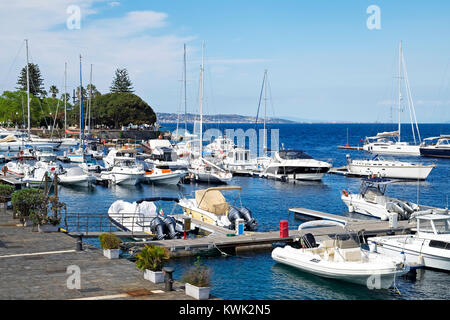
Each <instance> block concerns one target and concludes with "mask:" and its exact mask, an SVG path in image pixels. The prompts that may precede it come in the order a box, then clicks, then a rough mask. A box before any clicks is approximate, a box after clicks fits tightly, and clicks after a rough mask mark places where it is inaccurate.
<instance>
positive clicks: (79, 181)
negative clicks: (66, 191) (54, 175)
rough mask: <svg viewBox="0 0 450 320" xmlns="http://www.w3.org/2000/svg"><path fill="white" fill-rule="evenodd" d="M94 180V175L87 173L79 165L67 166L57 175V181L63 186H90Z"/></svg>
mask: <svg viewBox="0 0 450 320" xmlns="http://www.w3.org/2000/svg"><path fill="white" fill-rule="evenodd" d="M95 181H96V178H95V176H93V175H92V174H87V173H85V172H84V171H83V169H82V168H81V167H79V166H76V167H71V168H67V169H66V170H65V171H64V172H63V173H61V174H59V175H58V182H59V183H60V184H62V185H64V186H82V187H88V186H91V185H92V184H93V183H94V182H95Z"/></svg>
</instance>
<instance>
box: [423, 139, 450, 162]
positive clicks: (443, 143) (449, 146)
mask: <svg viewBox="0 0 450 320" xmlns="http://www.w3.org/2000/svg"><path fill="white" fill-rule="evenodd" d="M420 155H421V156H424V157H436V158H450V135H440V136H439V137H431V138H427V139H423V142H422V144H421V145H420Z"/></svg>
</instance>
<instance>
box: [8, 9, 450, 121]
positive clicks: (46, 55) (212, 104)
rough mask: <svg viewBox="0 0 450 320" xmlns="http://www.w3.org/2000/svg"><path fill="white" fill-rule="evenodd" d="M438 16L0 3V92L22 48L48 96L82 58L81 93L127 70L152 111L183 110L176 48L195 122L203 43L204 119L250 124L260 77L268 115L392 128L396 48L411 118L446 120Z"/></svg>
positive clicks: (449, 83) (447, 56)
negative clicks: (238, 118)
mask: <svg viewBox="0 0 450 320" xmlns="http://www.w3.org/2000/svg"><path fill="white" fill-rule="evenodd" d="M373 5H375V6H376V7H377V8H378V9H379V11H377V12H374V11H372V10H369V11H368V8H369V7H370V6H373ZM78 13H79V14H78ZM449 15H450V2H449V1H446V0H443V1H433V0H430V1H403V0H399V1H381V0H371V1H365V0H347V1H331V0H330V1H325V0H317V1H302V0H277V1H275V0H239V1H237V0H227V1H220V0H164V1H162V0H158V1H155V0H118V1H110V0H67V1H66V0H39V1H35V0H15V1H9V0H0V30H1V31H0V48H1V49H0V92H3V91H4V90H15V87H16V82H17V78H18V75H19V72H20V69H21V68H22V67H23V66H24V65H25V63H26V52H25V45H24V39H28V41H29V53H30V62H33V63H37V64H38V65H39V67H40V70H41V73H42V76H43V78H44V86H45V89H46V90H47V91H48V88H49V87H50V86H51V85H53V84H54V85H56V86H57V87H58V88H59V89H60V92H62V90H63V88H64V63H65V62H67V64H68V70H67V77H68V80H67V83H68V91H69V92H72V90H73V88H75V87H76V86H78V85H79V83H80V75H79V55H80V54H81V56H82V61H83V67H82V68H83V69H82V70H83V72H82V78H83V85H84V86H85V85H87V84H88V81H89V78H90V67H91V65H92V70H93V73H92V78H93V84H94V85H96V87H97V89H98V90H99V91H100V92H101V93H108V92H109V87H110V85H111V82H112V79H113V76H114V71H115V70H116V69H117V68H126V69H127V70H128V72H129V75H130V78H131V81H132V83H133V87H134V90H135V93H136V94H137V95H139V96H140V97H141V98H142V99H144V100H145V101H146V102H147V103H148V104H149V105H151V106H152V107H153V109H154V110H155V111H156V112H174V113H176V112H178V111H179V110H181V112H184V101H183V97H182V95H183V93H182V87H183V86H182V84H183V83H182V78H183V76H182V75H183V74H182V72H183V45H184V44H186V47H187V75H186V78H187V111H188V112H190V113H198V112H199V82H200V80H199V77H200V64H201V60H202V59H201V56H202V43H203V42H204V43H205V77H204V78H205V82H204V83H205V90H204V98H205V100H204V113H205V114H241V115H248V116H255V115H256V112H257V108H258V103H259V95H260V91H261V85H262V80H263V75H264V70H266V69H267V70H268V80H269V86H268V91H267V92H268V95H267V97H268V100H267V115H268V116H269V117H281V118H291V119H306V120H319V121H336V122H347V121H350V122H393V123H395V122H397V121H398V106H397V99H398V84H397V81H398V46H399V42H400V41H402V46H403V54H404V61H405V64H406V70H407V75H408V80H409V85H410V89H411V97H412V101H413V103H414V107H415V112H416V117H417V121H418V122H449V121H450V111H449V110H450V41H449V35H450V34H449V33H450V19H449ZM376 18H378V20H376ZM377 22H379V23H378V24H376V23H377ZM374 27H375V28H374ZM405 89H406V88H405V86H404V85H402V97H403V102H402V113H401V121H402V122H409V121H410V116H409V111H408V110H409V109H408V105H407V99H406V97H407V94H406V90H405Z"/></svg>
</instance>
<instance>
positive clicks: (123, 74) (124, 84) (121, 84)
mask: <svg viewBox="0 0 450 320" xmlns="http://www.w3.org/2000/svg"><path fill="white" fill-rule="evenodd" d="M132 85H133V84H132V83H131V80H130V77H129V76H128V71H127V69H125V68H124V69H120V68H117V70H116V73H115V75H114V79H113V81H112V84H111V87H110V88H109V89H110V91H111V92H112V93H114V92H130V93H132V92H134V90H133V87H132Z"/></svg>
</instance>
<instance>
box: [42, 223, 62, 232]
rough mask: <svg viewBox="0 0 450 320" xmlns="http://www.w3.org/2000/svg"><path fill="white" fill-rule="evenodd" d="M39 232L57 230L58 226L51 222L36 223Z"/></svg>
mask: <svg viewBox="0 0 450 320" xmlns="http://www.w3.org/2000/svg"><path fill="white" fill-rule="evenodd" d="M38 231H39V232H58V231H59V227H58V226H54V225H51V224H43V225H38Z"/></svg>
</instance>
